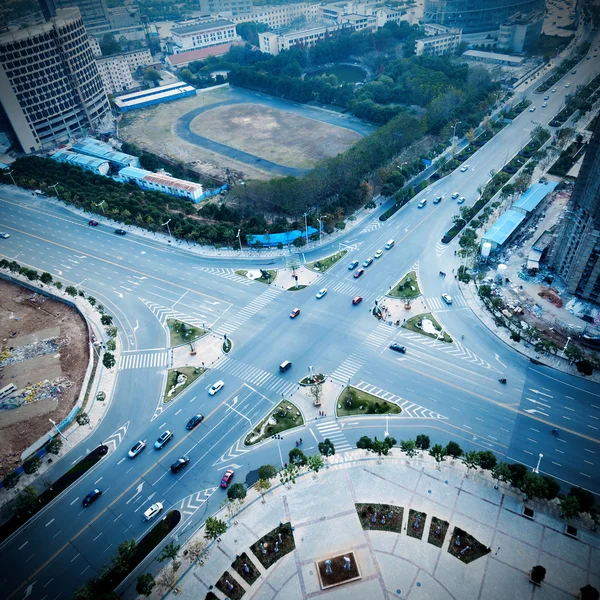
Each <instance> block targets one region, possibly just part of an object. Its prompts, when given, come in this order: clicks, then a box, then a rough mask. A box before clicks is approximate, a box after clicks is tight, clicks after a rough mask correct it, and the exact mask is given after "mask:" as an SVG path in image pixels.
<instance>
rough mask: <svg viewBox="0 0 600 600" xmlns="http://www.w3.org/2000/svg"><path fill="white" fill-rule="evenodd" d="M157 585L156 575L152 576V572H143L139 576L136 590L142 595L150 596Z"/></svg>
mask: <svg viewBox="0 0 600 600" xmlns="http://www.w3.org/2000/svg"><path fill="white" fill-rule="evenodd" d="M155 585H156V583H154V577H153V576H152V573H142V574H141V575H140V576H139V577H138V578H137V583H136V585H135V591H136V592H137V593H138V594H141V595H142V596H149V595H150V594H151V593H152V590H153V589H154V586H155Z"/></svg>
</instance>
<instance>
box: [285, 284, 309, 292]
mask: <svg viewBox="0 0 600 600" xmlns="http://www.w3.org/2000/svg"><path fill="white" fill-rule="evenodd" d="M307 287H308V286H307V285H299V286H298V287H296V286H294V285H293V286H292V287H291V288H288V290H287V291H288V292H299V291H300V290H303V289H304V288H307Z"/></svg>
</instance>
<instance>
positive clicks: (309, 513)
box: [127, 449, 600, 600]
mask: <svg viewBox="0 0 600 600" xmlns="http://www.w3.org/2000/svg"><path fill="white" fill-rule="evenodd" d="M392 453H393V456H390V457H387V458H384V459H383V460H382V461H379V460H377V458H376V457H373V456H372V455H370V456H366V455H365V452H364V451H362V450H356V451H352V452H347V453H344V455H343V456H339V455H335V456H333V457H332V458H331V459H329V466H328V467H327V468H326V469H324V470H322V471H321V472H320V473H319V474H318V476H316V477H315V478H313V477H312V476H311V475H310V474H305V475H303V476H302V477H300V478H299V479H298V480H297V482H296V484H295V485H293V486H292V485H290V486H289V488H288V487H285V486H283V485H279V482H278V481H277V480H273V482H272V483H273V485H274V489H272V490H271V491H270V492H268V493H267V494H266V497H265V500H266V502H265V503H263V502H261V499H260V496H259V495H257V494H256V492H254V490H253V489H251V490H250V493H249V495H248V497H247V498H246V504H245V507H244V508H243V510H242V512H241V513H239V514H238V515H237V516H236V517H235V518H233V519H231V520H229V519H227V516H226V515H225V514H224V513H223V512H221V513H220V514H218V515H217V516H218V517H219V518H221V519H223V520H225V521H228V524H229V529H228V531H227V532H226V533H225V534H224V535H222V536H221V538H220V539H219V541H218V543H217V542H213V543H212V544H211V552H210V556H209V557H208V558H207V559H206V561H205V564H204V566H200V565H199V564H195V565H193V564H190V561H189V560H188V559H187V558H186V557H185V556H183V553H184V552H185V547H182V548H181V551H180V556H181V560H182V566H181V568H180V569H179V571H178V573H177V574H178V575H179V577H180V579H179V581H178V583H177V587H178V588H179V590H180V591H179V592H178V593H177V594H173V593H168V594H167V596H166V597H168V598H175V597H177V598H178V599H181V598H183V599H184V600H192V599H193V600H196V599H197V598H204V597H205V596H206V594H207V592H208V591H209V590H210V591H212V593H213V594H215V596H216V597H217V598H219V599H224V598H225V597H226V596H225V595H224V594H223V593H222V592H221V591H219V590H218V589H217V588H216V587H213V586H215V584H216V583H217V581H218V580H219V579H220V578H221V576H222V575H223V574H224V573H225V571H227V572H228V573H229V576H228V578H229V579H230V580H232V581H233V582H235V584H236V585H237V586H239V587H241V588H242V589H243V590H245V594H244V598H248V599H253V598H255V599H260V600H263V599H271V598H283V599H285V600H300V599H305V598H311V597H316V596H321V595H322V594H323V593H324V592H323V591H322V590H321V588H320V585H319V580H318V577H317V573H316V571H317V568H316V564H315V563H316V561H321V560H324V559H327V558H333V557H335V556H339V555H346V554H349V553H351V552H353V553H354V555H353V559H354V560H355V561H356V563H357V564H358V567H359V569H360V574H361V579H359V580H358V581H355V582H353V583H349V584H344V585H340V586H339V587H338V588H334V589H333V590H328V591H327V592H326V593H327V596H328V597H331V598H335V599H339V600H341V599H342V598H343V599H345V600H347V599H357V600H358V599H360V600H363V599H368V600H378V599H380V598H381V599H382V600H383V599H389V598H403V599H411V598H412V599H431V600H433V599H435V600H444V599H453V600H454V599H464V598H469V599H470V598H483V599H485V600H495V599H505V598H515V599H518V598H530V597H533V593H534V588H533V585H532V584H531V583H530V581H529V571H530V570H531V568H532V567H533V566H535V565H542V566H544V567H545V568H546V569H547V573H546V579H545V581H544V582H543V583H542V586H541V587H540V588H535V597H536V598H552V599H555V600H563V599H564V600H567V599H568V598H573V596H575V595H576V594H577V593H578V591H579V589H580V588H581V587H583V586H585V585H586V584H587V583H590V584H591V585H593V586H594V587H596V588H600V561H598V556H599V555H600V538H598V536H597V535H595V534H593V533H591V532H589V531H587V530H585V529H582V528H581V526H580V525H578V527H579V531H578V539H573V538H570V537H567V536H566V535H565V534H564V529H565V522H564V521H562V520H560V519H559V518H557V517H556V516H555V515H553V514H550V513H551V512H554V511H553V509H554V505H553V504H550V506H549V508H550V512H548V511H546V510H545V508H544V506H543V505H542V504H541V503H540V504H539V505H538V504H536V503H529V504H528V505H527V506H529V507H531V508H533V509H534V510H535V515H534V518H533V519H531V520H530V519H527V518H525V517H524V516H522V511H523V507H524V505H523V503H522V494H521V493H519V492H516V491H515V490H513V489H511V488H508V487H505V486H504V485H501V487H500V489H497V490H496V489H494V487H493V481H492V480H491V479H490V477H489V474H483V473H472V474H470V475H469V476H468V477H466V476H465V475H466V469H465V468H464V466H463V465H462V463H460V462H457V463H456V464H452V462H451V461H449V462H445V463H442V464H441V468H440V470H438V469H436V468H435V463H434V461H433V459H431V458H429V457H423V458H415V459H412V460H407V459H406V458H405V457H403V456H402V455H401V454H400V452H399V450H397V449H394V450H393V451H392ZM356 503H364V504H367V505H374V504H377V503H381V504H388V505H393V506H396V507H402V509H403V516H402V523H401V525H402V526H401V531H369V532H368V533H367V532H366V531H364V530H363V529H362V527H361V523H360V521H359V517H358V513H357V509H356V507H355V504H356ZM544 504H548V503H547V502H546V503H544ZM375 508H377V507H375ZM380 510H381V509H380ZM409 510H414V511H417V512H419V513H421V518H422V519H423V520H424V527H423V537H422V539H418V538H416V537H411V536H410V535H407V523H408V518H409ZM386 514H387V513H386ZM433 517H437V518H438V519H441V520H443V521H446V522H448V523H449V527H448V529H447V532H446V533H445V535H444V536H443V541H442V543H441V547H437V546H435V545H433V544H432V543H429V542H428V534H429V532H430V527H431V524H432V519H433ZM280 522H283V523H286V522H289V523H291V525H292V527H293V538H294V543H295V549H294V550H292V552H290V553H289V554H287V555H285V556H283V557H282V558H280V559H279V560H278V561H277V562H275V564H273V565H272V566H271V567H269V568H268V569H266V570H265V568H264V567H263V566H262V565H261V563H260V562H259V560H258V558H257V557H256V555H255V554H254V553H253V552H252V551H251V550H250V546H251V545H252V544H254V543H255V542H256V541H257V540H259V539H260V538H262V537H263V536H264V535H265V534H267V533H268V532H269V531H271V530H273V529H274V528H276V527H277V526H278V525H279V524H280ZM396 527H397V528H398V530H400V527H399V526H398V525H397V526H396ZM455 527H459V528H461V529H463V530H464V531H466V532H467V533H468V534H470V535H472V536H473V537H475V538H476V539H477V541H479V542H480V543H481V544H483V546H484V548H489V549H490V551H489V552H488V553H487V554H485V555H484V556H482V557H480V558H477V559H475V560H473V561H472V562H471V563H469V564H465V563H463V562H462V561H460V560H459V559H458V558H456V557H455V556H453V555H452V554H450V553H449V552H448V548H449V545H450V541H451V535H452V534H453V532H454V528H455ZM432 531H433V529H432ZM410 533H411V534H412V533H413V531H412V530H411V532H410ZM202 535H203V530H200V531H197V532H196V534H195V535H194V536H193V538H195V539H201V537H202ZM243 552H245V553H246V554H247V555H248V557H249V558H250V560H251V562H252V563H253V565H254V566H255V567H256V569H257V570H258V572H259V577H258V579H257V580H256V581H255V582H254V583H253V584H252V585H249V584H247V583H245V582H244V580H243V579H242V577H241V576H240V575H238V573H237V572H235V571H234V570H233V569H232V568H231V564H232V562H233V561H234V560H235V557H236V555H238V554H240V555H241V554H242V553H243ZM271 552H272V550H271ZM135 595H136V594H135V579H133V580H132V582H131V583H130V585H129V588H128V590H127V597H129V598H132V597H134V596H135ZM161 597H162V594H160V593H159V591H158V590H156V589H155V591H154V592H153V593H152V595H151V596H150V598H151V599H152V600H158V599H159V598H161ZM139 598H140V599H141V597H139Z"/></svg>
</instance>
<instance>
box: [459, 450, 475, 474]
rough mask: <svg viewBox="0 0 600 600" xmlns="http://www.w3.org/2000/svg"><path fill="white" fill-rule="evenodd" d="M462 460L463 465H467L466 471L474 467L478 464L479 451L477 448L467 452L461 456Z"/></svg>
mask: <svg viewBox="0 0 600 600" xmlns="http://www.w3.org/2000/svg"><path fill="white" fill-rule="evenodd" d="M462 461H463V463H465V467H467V473H468V472H469V471H470V470H471V469H476V468H477V467H478V466H479V452H477V450H471V451H469V452H467V453H466V454H465V455H464V456H463V458H462Z"/></svg>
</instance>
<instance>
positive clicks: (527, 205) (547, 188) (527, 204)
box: [512, 181, 558, 212]
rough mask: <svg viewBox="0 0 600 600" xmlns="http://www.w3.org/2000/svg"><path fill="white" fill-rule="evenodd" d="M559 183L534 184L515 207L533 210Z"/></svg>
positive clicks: (526, 210) (528, 210)
mask: <svg viewBox="0 0 600 600" xmlns="http://www.w3.org/2000/svg"><path fill="white" fill-rule="evenodd" d="M557 185H558V183H557V182H556V181H547V182H546V183H536V184H534V185H532V186H531V187H530V188H529V189H528V190H527V191H526V192H525V193H524V194H523V195H522V196H521V197H520V198H519V199H518V200H517V201H516V202H515V203H514V204H513V206H512V207H513V209H521V210H524V211H525V212H531V211H532V210H534V209H535V207H536V206H537V205H538V204H539V203H540V202H541V201H542V200H543V199H544V198H545V197H546V196H547V195H548V194H549V193H550V192H552V191H554V188H555V187H556V186H557Z"/></svg>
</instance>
